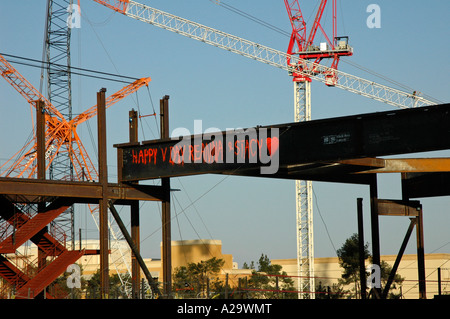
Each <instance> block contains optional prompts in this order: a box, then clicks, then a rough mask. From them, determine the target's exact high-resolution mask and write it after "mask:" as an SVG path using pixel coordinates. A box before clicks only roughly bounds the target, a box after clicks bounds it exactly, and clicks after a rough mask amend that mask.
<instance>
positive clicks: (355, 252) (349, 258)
mask: <svg viewBox="0 0 450 319" xmlns="http://www.w3.org/2000/svg"><path fill="white" fill-rule="evenodd" d="M368 247H369V244H367V243H366V244H365V245H364V260H366V259H370V260H371V259H372V256H371V255H370V253H369V249H368ZM337 255H338V257H339V265H340V266H341V267H342V268H344V273H343V274H342V280H341V281H340V282H341V283H342V284H344V285H348V284H350V283H353V282H354V284H355V288H354V289H355V296H357V295H358V289H359V290H361V287H360V285H359V280H360V274H359V236H358V234H353V235H352V236H351V237H350V238H348V239H347V240H346V241H345V243H344V244H343V245H342V247H341V248H340V249H338V250H337ZM391 271H392V267H391V266H389V264H388V263H387V262H385V261H381V264H380V272H381V274H380V276H381V284H382V286H385V285H386V283H387V281H388V278H389V275H390V273H391ZM364 275H365V278H367V276H368V273H365V274H364ZM403 280H404V278H402V277H401V276H400V275H399V274H395V276H394V279H393V281H392V284H391V287H390V292H389V294H388V296H387V298H389V299H396V298H400V296H401V293H395V292H392V290H393V289H396V288H397V286H396V284H399V285H401V284H402V282H403Z"/></svg>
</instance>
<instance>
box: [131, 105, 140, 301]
mask: <svg viewBox="0 0 450 319" xmlns="http://www.w3.org/2000/svg"><path fill="white" fill-rule="evenodd" d="M137 119H138V114H137V112H136V111H135V110H131V111H130V112H129V131H130V133H129V135H130V143H134V142H138V140H139V139H138V120H137ZM136 183H138V182H136ZM130 214H131V216H130V219H131V240H132V242H133V245H134V247H135V249H136V251H137V252H138V253H140V249H141V248H140V246H141V244H140V242H141V240H140V221H139V201H133V202H132V203H131V204H130ZM136 258H137V256H136V254H135V252H134V250H133V251H132V253H131V294H132V296H133V298H134V299H138V298H139V292H140V287H139V286H140V283H141V269H140V267H139V263H138V261H137V259H136Z"/></svg>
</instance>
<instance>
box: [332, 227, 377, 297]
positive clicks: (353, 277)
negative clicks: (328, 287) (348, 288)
mask: <svg viewBox="0 0 450 319" xmlns="http://www.w3.org/2000/svg"><path fill="white" fill-rule="evenodd" d="M368 247H369V244H367V243H366V244H365V245H364V260H366V259H368V258H369V257H370V253H369V248H368ZM337 255H338V257H339V265H340V266H341V267H342V268H344V273H343V274H342V276H341V277H342V283H343V284H344V285H348V284H350V283H352V282H353V283H354V284H355V297H356V296H357V295H358V289H359V290H361V287H360V285H359V280H360V271H359V235H358V234H353V235H352V236H351V237H350V238H348V239H347V240H346V241H345V243H344V244H343V245H342V247H341V248H339V249H338V250H337ZM366 275H367V274H364V276H366Z"/></svg>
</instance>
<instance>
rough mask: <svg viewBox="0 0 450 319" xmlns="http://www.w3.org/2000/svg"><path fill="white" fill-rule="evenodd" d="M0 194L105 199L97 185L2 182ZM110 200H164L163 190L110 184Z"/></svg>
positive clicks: (25, 196)
mask: <svg viewBox="0 0 450 319" xmlns="http://www.w3.org/2000/svg"><path fill="white" fill-rule="evenodd" d="M0 194H1V195H10V198H11V196H17V197H18V198H19V199H20V198H30V199H32V198H36V197H66V198H73V199H74V201H75V202H77V203H97V202H98V200H100V199H101V198H102V186H101V184H99V183H94V182H66V181H55V180H38V179H24V178H5V177H2V178H0ZM107 196H108V198H109V199H112V200H116V203H117V204H127V203H128V202H129V201H139V200H141V201H161V200H163V199H165V197H164V196H165V195H164V192H163V191H162V189H161V187H160V186H153V185H142V184H140V185H133V184H108V190H107Z"/></svg>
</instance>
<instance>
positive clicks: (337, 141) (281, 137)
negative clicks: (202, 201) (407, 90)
mask: <svg viewBox="0 0 450 319" xmlns="http://www.w3.org/2000/svg"><path fill="white" fill-rule="evenodd" d="M449 136H450V104H441V105H436V106H430V107H421V108H414V109H406V110H397V111H388V112H376V113H369V114H360V115H353V116H346V117H339V118H330V119H324V120H314V121H307V122H296V123H288V124H281V125H272V126H265V127H262V126H261V127H255V128H248V129H245V130H241V131H240V132H238V131H233V130H231V131H230V130H228V131H221V132H216V133H209V134H200V135H190V136H189V135H188V136H184V137H182V139H178V138H172V139H165V140H154V141H145V142H142V144H136V143H133V144H120V145H115V147H117V148H118V155H119V156H120V158H121V161H119V162H120V163H121V167H120V168H119V172H121V173H120V174H121V176H120V177H119V179H120V180H122V181H135V180H145V179H153V178H163V177H174V176H187V175H196V174H208V173H209V174H211V173H213V174H232V175H245V176H258V177H272V178H295V177H296V176H302V174H303V173H304V172H305V171H304V167H306V168H307V169H308V170H309V172H312V171H311V169H310V167H311V166H315V165H317V164H319V166H321V167H319V168H321V169H322V171H324V172H326V174H327V175H323V176H319V175H318V173H320V172H319V171H318V170H316V171H315V172H314V174H313V175H314V177H315V178H317V179H318V180H321V179H322V180H326V179H327V178H328V177H327V176H329V173H330V172H329V169H330V168H332V170H334V173H335V174H336V175H342V174H344V175H348V174H349V173H348V171H350V172H351V173H355V172H358V171H361V172H362V171H367V172H370V173H375V172H376V173H377V172H394V171H409V172H416V171H418V170H421V171H424V170H426V169H432V170H433V171H438V170H439V171H443V170H444V171H447V170H448V166H449V159H441V160H436V161H429V162H426V161H424V160H402V161H401V160H397V161H396V160H382V159H377V157H380V156H384V157H385V156H391V155H401V154H410V153H416V152H429V151H437V150H447V149H450V138H449ZM274 140H275V141H276V147H275V148H274V149H272V152H273V153H268V151H267V150H268V148H269V146H270V145H274ZM261 151H262V153H261ZM268 154H269V160H267V158H266V159H264V160H263V158H262V157H261V156H262V155H264V156H266V157H267V155H268ZM275 159H277V160H278V163H277V164H278V165H277V166H278V170H277V171H276V172H275V173H269V174H263V173H262V168H265V167H268V166H269V165H271V164H273V162H274V160H275ZM349 160H352V161H349ZM340 161H341V162H340ZM345 161H347V162H345ZM333 164H344V165H343V168H344V173H342V172H340V171H339V167H331V165H333ZM349 166H352V167H353V168H352V169H351V170H348V167H349ZM324 167H326V168H327V169H325V170H323V168H324ZM329 178H330V179H336V178H335V177H332V176H330V177H329ZM339 179H341V178H339Z"/></svg>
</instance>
